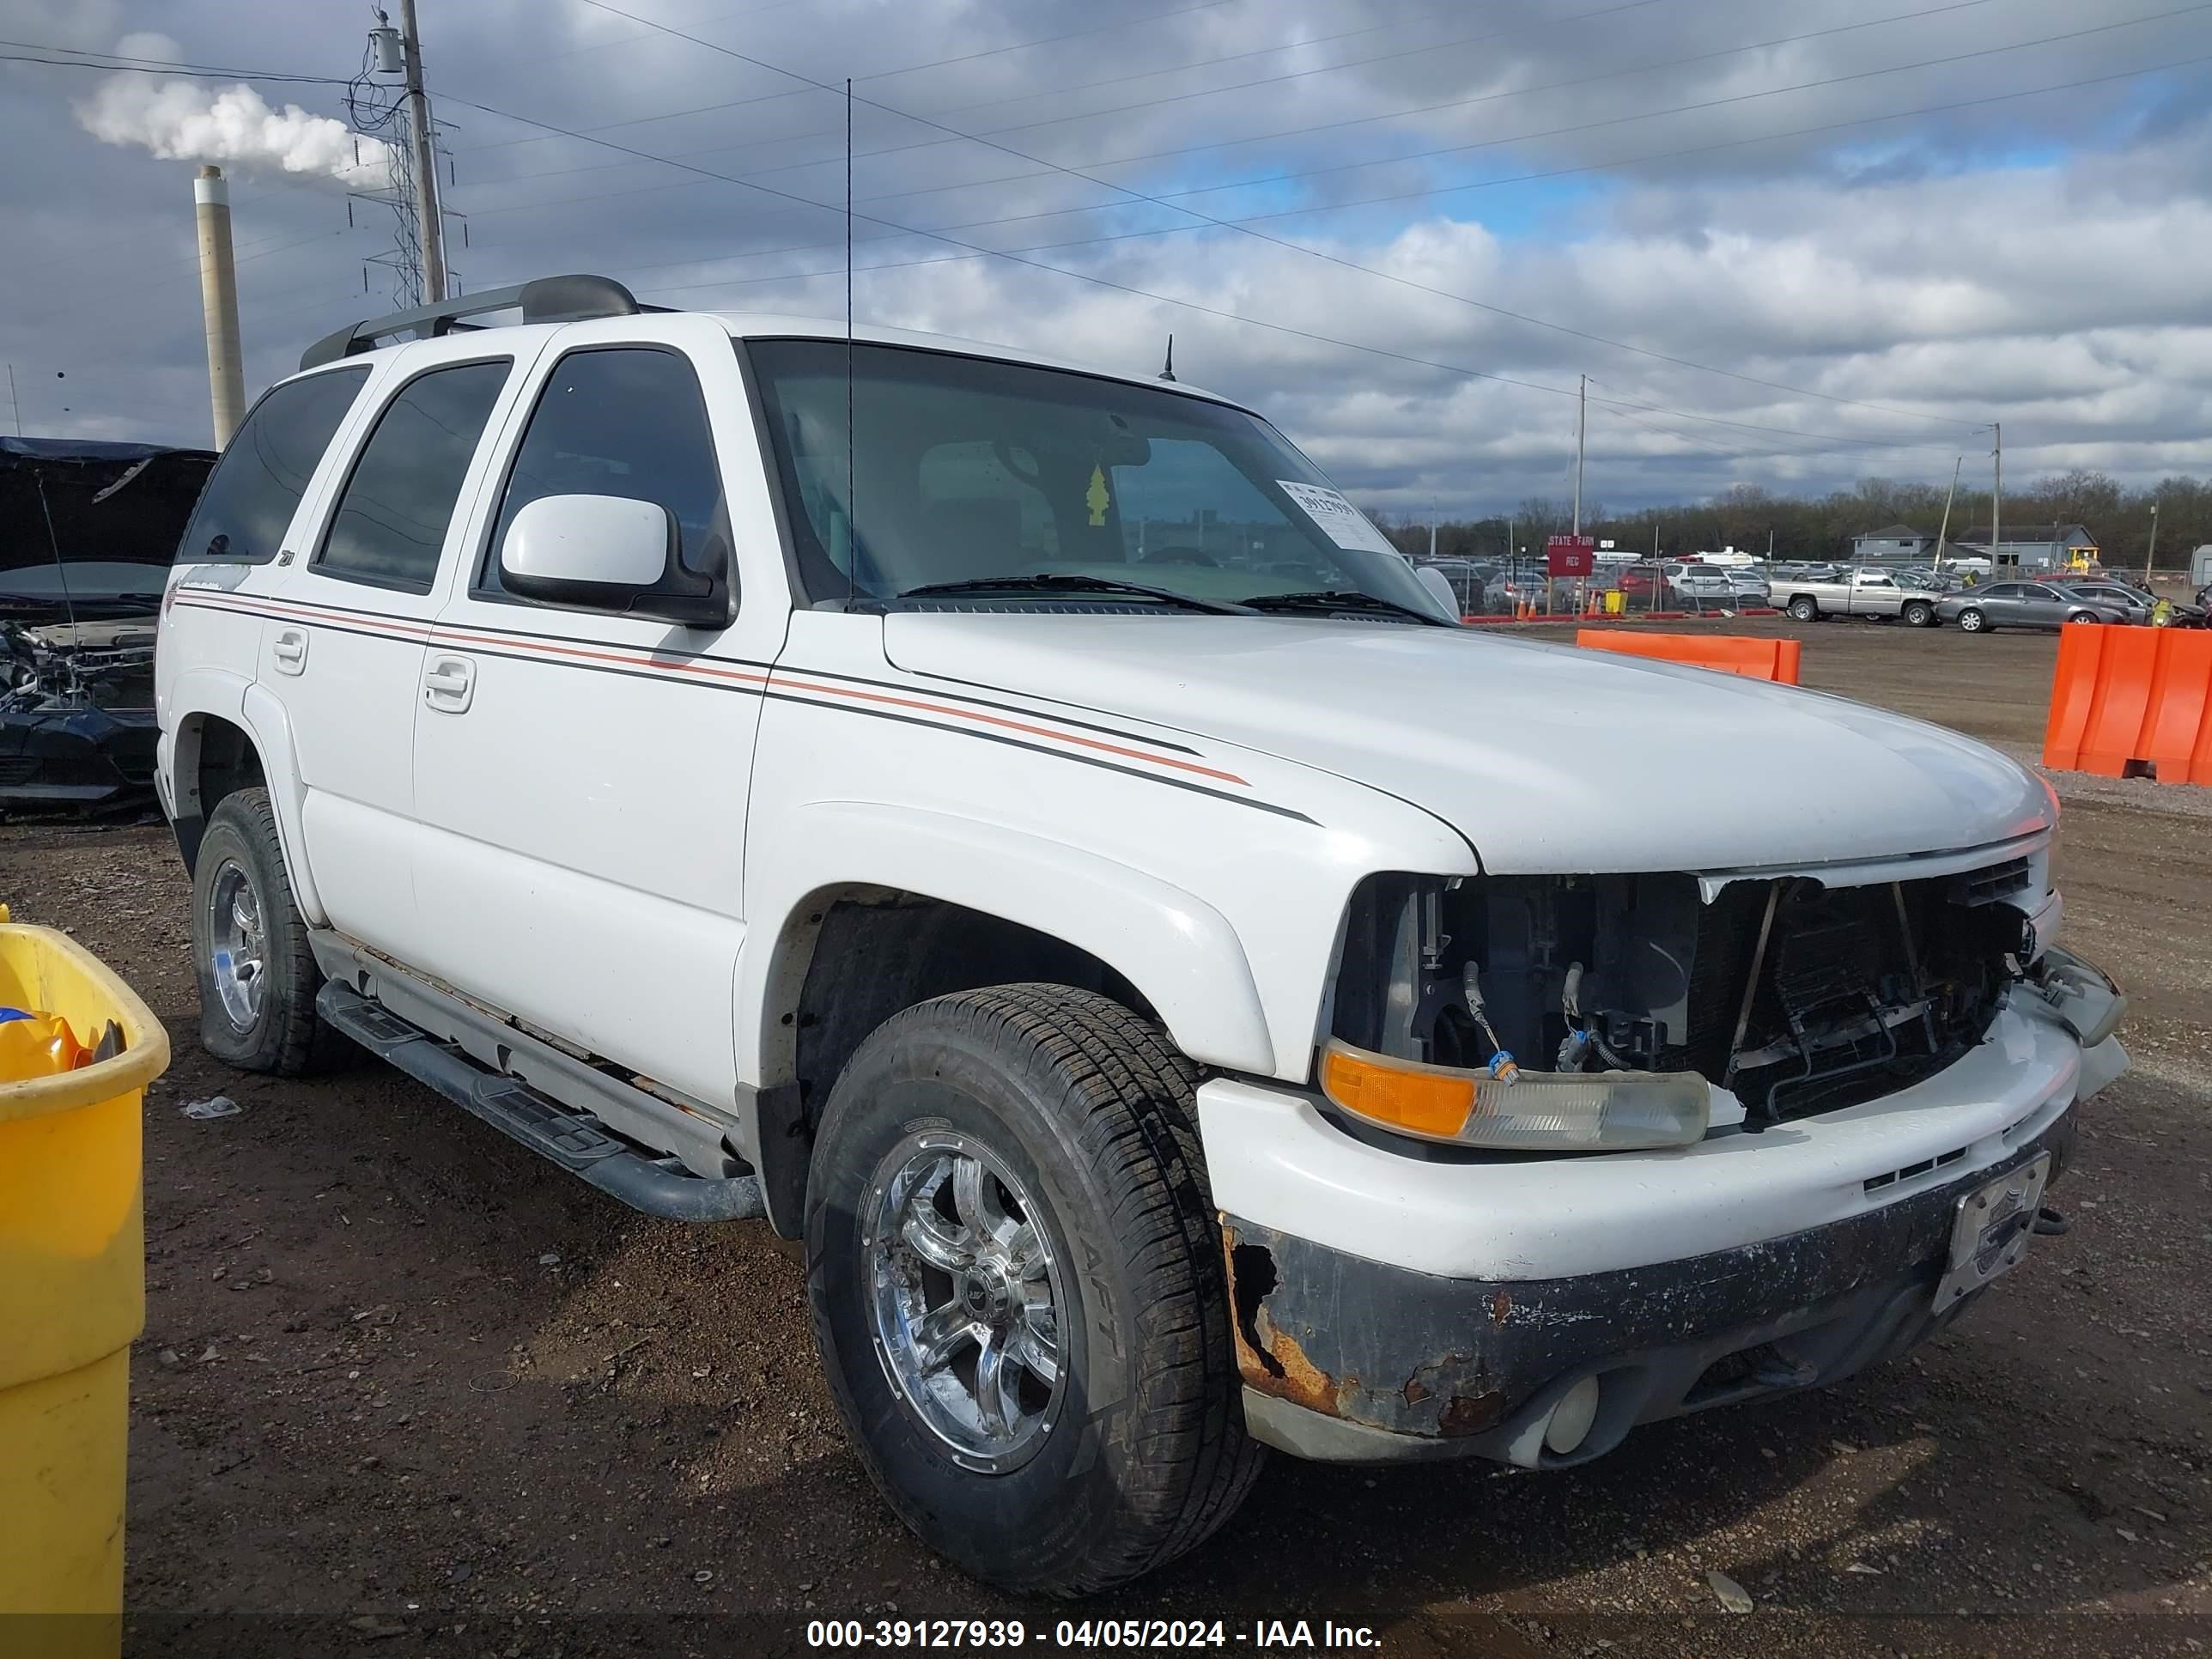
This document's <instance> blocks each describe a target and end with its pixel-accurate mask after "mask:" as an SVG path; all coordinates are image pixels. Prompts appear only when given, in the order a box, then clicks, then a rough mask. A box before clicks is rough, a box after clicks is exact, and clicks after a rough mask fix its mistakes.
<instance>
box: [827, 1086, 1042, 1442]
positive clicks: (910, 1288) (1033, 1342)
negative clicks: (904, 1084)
mask: <svg viewBox="0 0 2212 1659" xmlns="http://www.w3.org/2000/svg"><path fill="white" fill-rule="evenodd" d="M865 1210H866V1212H865V1214H864V1215H863V1217H862V1228H861V1236H860V1248H861V1250H862V1253H863V1256H864V1259H865V1262H866V1271H867V1273H868V1276H869V1312H870V1315H871V1316H872V1326H873V1332H872V1335H873V1338H874V1342H875V1349H876V1357H877V1358H878V1360H879V1361H881V1362H882V1364H883V1368H884V1376H887V1377H888V1378H889V1379H890V1385H891V1390H892V1392H893V1394H894V1395H896V1396H897V1398H898V1401H899V1403H900V1405H901V1406H902V1407H904V1408H905V1410H906V1411H907V1412H908V1413H909V1414H910V1415H911V1416H912V1417H914V1418H915V1419H916V1420H917V1421H919V1422H920V1423H921V1425H923V1426H924V1427H925V1428H927V1430H928V1431H930V1432H931V1433H932V1434H933V1435H934V1436H936V1437H937V1438H938V1439H939V1440H940V1441H942V1442H944V1443H945V1445H946V1446H947V1447H949V1448H950V1449H951V1452H952V1454H953V1460H954V1461H955V1462H957V1463H958V1464H959V1465H960V1466H961V1467H962V1468H969V1469H975V1470H977V1471H980V1472H982V1473H986V1474H1006V1473H1007V1472H1009V1471H1011V1470H1013V1469H1017V1468H1020V1467H1021V1466H1022V1465H1023V1464H1024V1463H1026V1462H1029V1460H1030V1458H1031V1457H1033V1456H1035V1455H1036V1452H1037V1450H1038V1448H1039V1447H1040V1446H1041V1445H1042V1443H1043V1441H1044V1437H1045V1436H1046V1435H1048V1434H1049V1433H1050V1432H1051V1431H1052V1426H1053V1420H1054V1413H1056V1412H1057V1411H1058V1409H1059V1407H1060V1389H1061V1383H1062V1377H1063V1364H1064V1360H1063V1356H1062V1353H1061V1349H1060V1319H1059V1309H1060V1304H1061V1297H1060V1269H1059V1266H1058V1264H1057V1263H1056V1262H1055V1261H1054V1259H1053V1254H1052V1245H1051V1242H1050V1240H1049V1238H1048V1235H1047V1234H1046V1232H1045V1230H1044V1228H1043V1225H1042V1222H1041V1220H1040V1218H1039V1217H1038V1214H1037V1212H1036V1207H1035V1206H1034V1205H1033V1204H1032V1203H1031V1202H1030V1197H1029V1194H1027V1193H1026V1192H1024V1190H1023V1188H1022V1185H1021V1183H1020V1182H1018V1181H1017V1180H1016V1179H1015V1178H1014V1177H1013V1176H1012V1175H1011V1174H1010V1173H1009V1172H1008V1171H1007V1170H1006V1166H1005V1165H1004V1164H1001V1163H1000V1161H999V1160H998V1159H997V1158H994V1156H992V1154H991V1153H990V1152H988V1151H987V1149H986V1148H985V1147H984V1146H981V1144H980V1143H979V1142H977V1141H975V1139H971V1138H969V1137H968V1136H965V1135H960V1134H956V1133H951V1131H949V1130H926V1131H922V1132H921V1133H915V1134H910V1135H908V1136H907V1137H906V1138H905V1139H902V1140H901V1141H900V1142H899V1144H898V1145H897V1146H894V1147H893V1148H892V1149H891V1151H890V1153H889V1155H888V1156H886V1157H885V1158H884V1161H883V1162H882V1163H881V1164H878V1166H877V1169H876V1176H875V1179H874V1180H873V1181H872V1182H870V1183H869V1189H868V1195H867V1198H866V1205H865Z"/></svg>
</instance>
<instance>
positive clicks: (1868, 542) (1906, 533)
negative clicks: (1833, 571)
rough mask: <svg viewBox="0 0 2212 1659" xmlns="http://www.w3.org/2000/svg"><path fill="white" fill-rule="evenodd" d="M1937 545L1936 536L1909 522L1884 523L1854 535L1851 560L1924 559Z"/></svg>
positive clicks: (1861, 561) (1890, 561)
mask: <svg viewBox="0 0 2212 1659" xmlns="http://www.w3.org/2000/svg"><path fill="white" fill-rule="evenodd" d="M1935 546H1936V538H1934V537H1933V536H1931V535H1929V534H1928V533H1927V532H1925V531H1923V530H1915V529H1914V528H1913V527H1912V526H1911V525H1909V524H1889V525H1884V526H1882V527H1881V529H1879V530H1869V531H1867V532H1864V533H1863V534H1862V535H1857V536H1854V537H1852V538H1851V562H1852V563H1854V564H1897V563H1900V562H1907V561H1911V560H1916V559H1920V558H1924V557H1925V556H1927V555H1928V554H1929V552H1931V551H1932V550H1934V549H1935Z"/></svg>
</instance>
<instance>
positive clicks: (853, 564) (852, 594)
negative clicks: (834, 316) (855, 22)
mask: <svg viewBox="0 0 2212 1659" xmlns="http://www.w3.org/2000/svg"><path fill="white" fill-rule="evenodd" d="M853 444H854V435H853V77H852V76H849V75H848V76H846V77H845V605H846V607H847V609H848V610H849V609H850V608H851V607H852V605H853V603H854V600H855V599H857V598H858V597H859V595H860V517H859V515H858V514H857V513H855V512H854V507H857V506H858V505H859V502H858V501H856V500H855V499H854V493H853V492H854V477H855V474H856V472H857V471H858V469H857V468H856V467H855V466H854V458H853Z"/></svg>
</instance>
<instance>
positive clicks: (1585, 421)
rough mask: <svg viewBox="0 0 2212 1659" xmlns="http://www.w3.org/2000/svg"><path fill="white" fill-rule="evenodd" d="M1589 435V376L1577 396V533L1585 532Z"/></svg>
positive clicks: (1584, 378)
mask: <svg viewBox="0 0 2212 1659" xmlns="http://www.w3.org/2000/svg"><path fill="white" fill-rule="evenodd" d="M1588 440H1589V375H1587V374H1585V375H1583V385H1582V390H1581V392H1578V393H1577V395H1576V398H1575V532H1574V533H1575V534H1576V535H1577V536H1579V535H1581V534H1582V533H1583V451H1584V449H1585V448H1587V447H1588Z"/></svg>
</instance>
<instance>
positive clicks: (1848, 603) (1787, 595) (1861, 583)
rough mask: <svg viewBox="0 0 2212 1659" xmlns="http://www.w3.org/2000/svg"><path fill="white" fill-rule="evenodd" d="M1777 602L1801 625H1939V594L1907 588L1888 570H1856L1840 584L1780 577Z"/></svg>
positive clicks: (1776, 584)
mask: <svg viewBox="0 0 2212 1659" xmlns="http://www.w3.org/2000/svg"><path fill="white" fill-rule="evenodd" d="M1772 591H1773V595H1774V603H1775V604H1776V605H1778V606H1779V607H1780V608H1781V609H1782V610H1784V611H1788V612H1789V613H1790V616H1791V617H1795V618H1796V620H1797V621H1799V622H1818V621H1819V620H1820V618H1821V617H1903V618H1904V619H1905V621H1906V622H1908V623H1911V624H1912V626H1913V627H1915V628H1929V627H1933V626H1934V625H1935V622H1936V601H1937V600H1938V599H1941V598H1942V594H1940V593H1935V592H1927V591H1925V590H1923V589H1921V588H1917V587H1907V586H1905V585H1904V584H1902V583H1900V582H1899V580H1897V578H1896V577H1894V576H1893V575H1892V574H1890V573H1889V572H1888V571H1887V570H1880V569H1861V570H1854V571H1852V572H1851V573H1850V574H1849V575H1847V576H1846V577H1844V579H1843V580H1841V581H1817V582H1816V581H1808V580H1804V579H1803V578H1802V577H1787V576H1785V577H1778V578H1777V579H1776V580H1775V581H1774V582H1773V584H1772Z"/></svg>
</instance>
